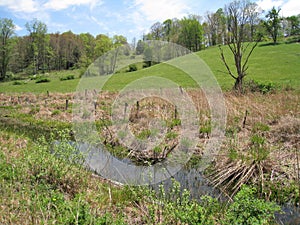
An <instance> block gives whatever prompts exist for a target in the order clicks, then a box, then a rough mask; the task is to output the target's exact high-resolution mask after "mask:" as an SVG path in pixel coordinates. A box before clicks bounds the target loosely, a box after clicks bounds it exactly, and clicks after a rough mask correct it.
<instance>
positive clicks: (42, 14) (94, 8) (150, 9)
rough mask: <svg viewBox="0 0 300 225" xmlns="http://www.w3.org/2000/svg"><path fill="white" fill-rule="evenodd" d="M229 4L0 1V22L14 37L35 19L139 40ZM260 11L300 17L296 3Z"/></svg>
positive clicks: (276, 2)
mask: <svg viewBox="0 0 300 225" xmlns="http://www.w3.org/2000/svg"><path fill="white" fill-rule="evenodd" d="M231 1H232V0H223V1H220V0H209V1H207V0H0V18H11V19H13V21H14V23H15V25H16V27H17V29H16V33H17V35H25V34H27V31H26V29H25V26H24V25H25V24H26V22H28V21H31V20H32V19H33V18H37V19H38V20H41V21H42V22H44V23H46V24H47V27H48V32H49V33H54V32H60V33H62V32H65V31H68V30H72V31H73V32H74V33H77V34H79V33H86V32H89V33H91V34H92V35H97V34H107V35H109V36H113V35H115V34H119V35H124V36H125V37H127V39H128V41H129V42H130V41H131V40H132V38H133V37H136V38H137V39H140V38H141V37H142V35H143V33H146V32H148V30H149V28H150V27H151V25H152V24H154V23H155V22H157V21H160V22H163V21H164V20H166V19H169V18H175V17H176V18H179V19H180V18H182V17H184V16H187V15H189V14H197V15H200V16H204V15H205V13H206V12H207V11H209V12H214V11H216V10H217V9H218V8H222V7H223V6H224V5H225V4H226V3H229V2H231ZM255 2H257V4H258V5H259V6H260V7H261V8H262V9H263V10H269V9H270V8H272V6H276V7H281V9H282V10H281V14H282V15H284V16H289V15H297V14H300V1H299V0H255Z"/></svg>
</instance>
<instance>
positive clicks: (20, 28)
mask: <svg viewBox="0 0 300 225" xmlns="http://www.w3.org/2000/svg"><path fill="white" fill-rule="evenodd" d="M15 26H16V27H15V30H16V31H20V30H23V28H22V27H20V26H19V25H17V24H16V25H15Z"/></svg>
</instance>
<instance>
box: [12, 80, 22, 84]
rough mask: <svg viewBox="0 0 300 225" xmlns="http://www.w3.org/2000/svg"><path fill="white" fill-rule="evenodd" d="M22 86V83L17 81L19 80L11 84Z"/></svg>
mask: <svg viewBox="0 0 300 225" xmlns="http://www.w3.org/2000/svg"><path fill="white" fill-rule="evenodd" d="M22 84H24V82H22V81H19V80H15V81H14V82H13V85H22Z"/></svg>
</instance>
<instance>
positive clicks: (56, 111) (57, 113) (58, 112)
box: [51, 109, 61, 116]
mask: <svg viewBox="0 0 300 225" xmlns="http://www.w3.org/2000/svg"><path fill="white" fill-rule="evenodd" d="M60 113H61V111H60V110H59V109H55V110H53V111H52V113H51V115H52V116H56V115H59V114H60Z"/></svg>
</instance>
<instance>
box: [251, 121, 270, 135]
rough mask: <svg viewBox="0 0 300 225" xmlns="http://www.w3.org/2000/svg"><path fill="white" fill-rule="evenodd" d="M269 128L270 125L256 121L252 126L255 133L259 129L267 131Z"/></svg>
mask: <svg viewBox="0 0 300 225" xmlns="http://www.w3.org/2000/svg"><path fill="white" fill-rule="evenodd" d="M269 130H270V127H269V126H268V125H267V124H264V123H256V124H254V126H253V127H252V132H253V133H257V132H259V131H262V132H266V131H269Z"/></svg>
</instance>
